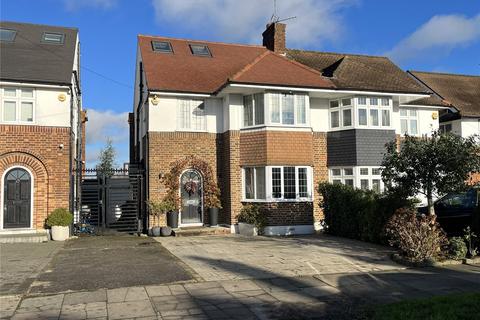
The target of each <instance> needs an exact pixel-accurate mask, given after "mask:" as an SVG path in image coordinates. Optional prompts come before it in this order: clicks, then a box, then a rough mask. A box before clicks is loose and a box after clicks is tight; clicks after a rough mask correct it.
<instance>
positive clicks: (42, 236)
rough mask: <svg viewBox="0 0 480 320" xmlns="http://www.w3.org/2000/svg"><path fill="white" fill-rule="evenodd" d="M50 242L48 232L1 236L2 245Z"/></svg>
mask: <svg viewBox="0 0 480 320" xmlns="http://www.w3.org/2000/svg"><path fill="white" fill-rule="evenodd" d="M46 241H48V234H47V233H46V232H32V233H12V234H0V243H40V242H46Z"/></svg>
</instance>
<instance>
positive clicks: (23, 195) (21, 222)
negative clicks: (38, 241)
mask: <svg viewBox="0 0 480 320" xmlns="http://www.w3.org/2000/svg"><path fill="white" fill-rule="evenodd" d="M31 205H32V176H31V175H30V173H29V172H28V171H27V170H25V169H23V168H18V167H17V168H13V169H11V170H9V171H7V173H6V174H5V177H4V182H3V228H4V229H11V228H30V227H31V225H30V223H31V215H32V212H31Z"/></svg>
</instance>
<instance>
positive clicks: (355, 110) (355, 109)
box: [328, 96, 393, 131]
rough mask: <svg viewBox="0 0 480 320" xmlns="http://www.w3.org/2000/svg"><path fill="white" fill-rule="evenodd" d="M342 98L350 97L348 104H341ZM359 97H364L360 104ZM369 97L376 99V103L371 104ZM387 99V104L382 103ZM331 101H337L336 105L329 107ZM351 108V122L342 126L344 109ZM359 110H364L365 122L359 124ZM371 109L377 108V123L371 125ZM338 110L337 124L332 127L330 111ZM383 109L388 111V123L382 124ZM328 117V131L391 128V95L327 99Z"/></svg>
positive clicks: (361, 97) (360, 97)
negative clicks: (363, 102)
mask: <svg viewBox="0 0 480 320" xmlns="http://www.w3.org/2000/svg"><path fill="white" fill-rule="evenodd" d="M344 99H350V100H351V104H350V105H343V100H344ZM360 99H365V100H366V101H365V104H360ZM371 99H377V105H374V104H372V103H371V102H372V101H371ZM384 100H387V101H388V104H387V105H383V101H384ZM332 101H337V102H338V107H330V103H331V102H332ZM349 109H350V110H351V115H352V122H351V125H349V126H344V125H343V122H344V116H343V112H344V110H349ZM360 110H365V111H366V116H367V124H360V116H359V112H360ZM372 110H377V112H378V125H373V123H372V120H371V119H370V113H371V111H372ZM336 111H338V112H339V126H338V127H332V113H333V112H336ZM383 111H388V115H389V122H390V123H389V125H383V121H382V114H383ZM328 115H329V119H328V127H329V130H330V131H339V130H348V129H354V128H358V129H392V128H393V125H392V116H393V100H392V97H376V96H351V97H342V98H338V99H331V100H329V113H328Z"/></svg>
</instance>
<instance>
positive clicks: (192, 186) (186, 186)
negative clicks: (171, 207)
mask: <svg viewBox="0 0 480 320" xmlns="http://www.w3.org/2000/svg"><path fill="white" fill-rule="evenodd" d="M202 193H203V190H202V177H201V175H200V173H199V172H198V171H196V170H187V171H185V172H184V173H183V174H182V177H181V179H180V194H181V200H182V208H181V210H182V212H181V224H198V223H202V211H203V203H202V201H203V197H202Z"/></svg>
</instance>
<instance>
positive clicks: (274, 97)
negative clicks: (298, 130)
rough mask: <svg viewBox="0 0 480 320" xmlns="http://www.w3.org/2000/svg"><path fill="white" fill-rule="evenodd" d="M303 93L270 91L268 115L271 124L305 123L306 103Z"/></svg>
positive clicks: (305, 96)
mask: <svg viewBox="0 0 480 320" xmlns="http://www.w3.org/2000/svg"><path fill="white" fill-rule="evenodd" d="M307 98H308V96H307V95H305V94H291V93H270V94H269V111H270V112H269V115H270V123H271V124H282V125H305V124H307V103H306V99H307Z"/></svg>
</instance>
